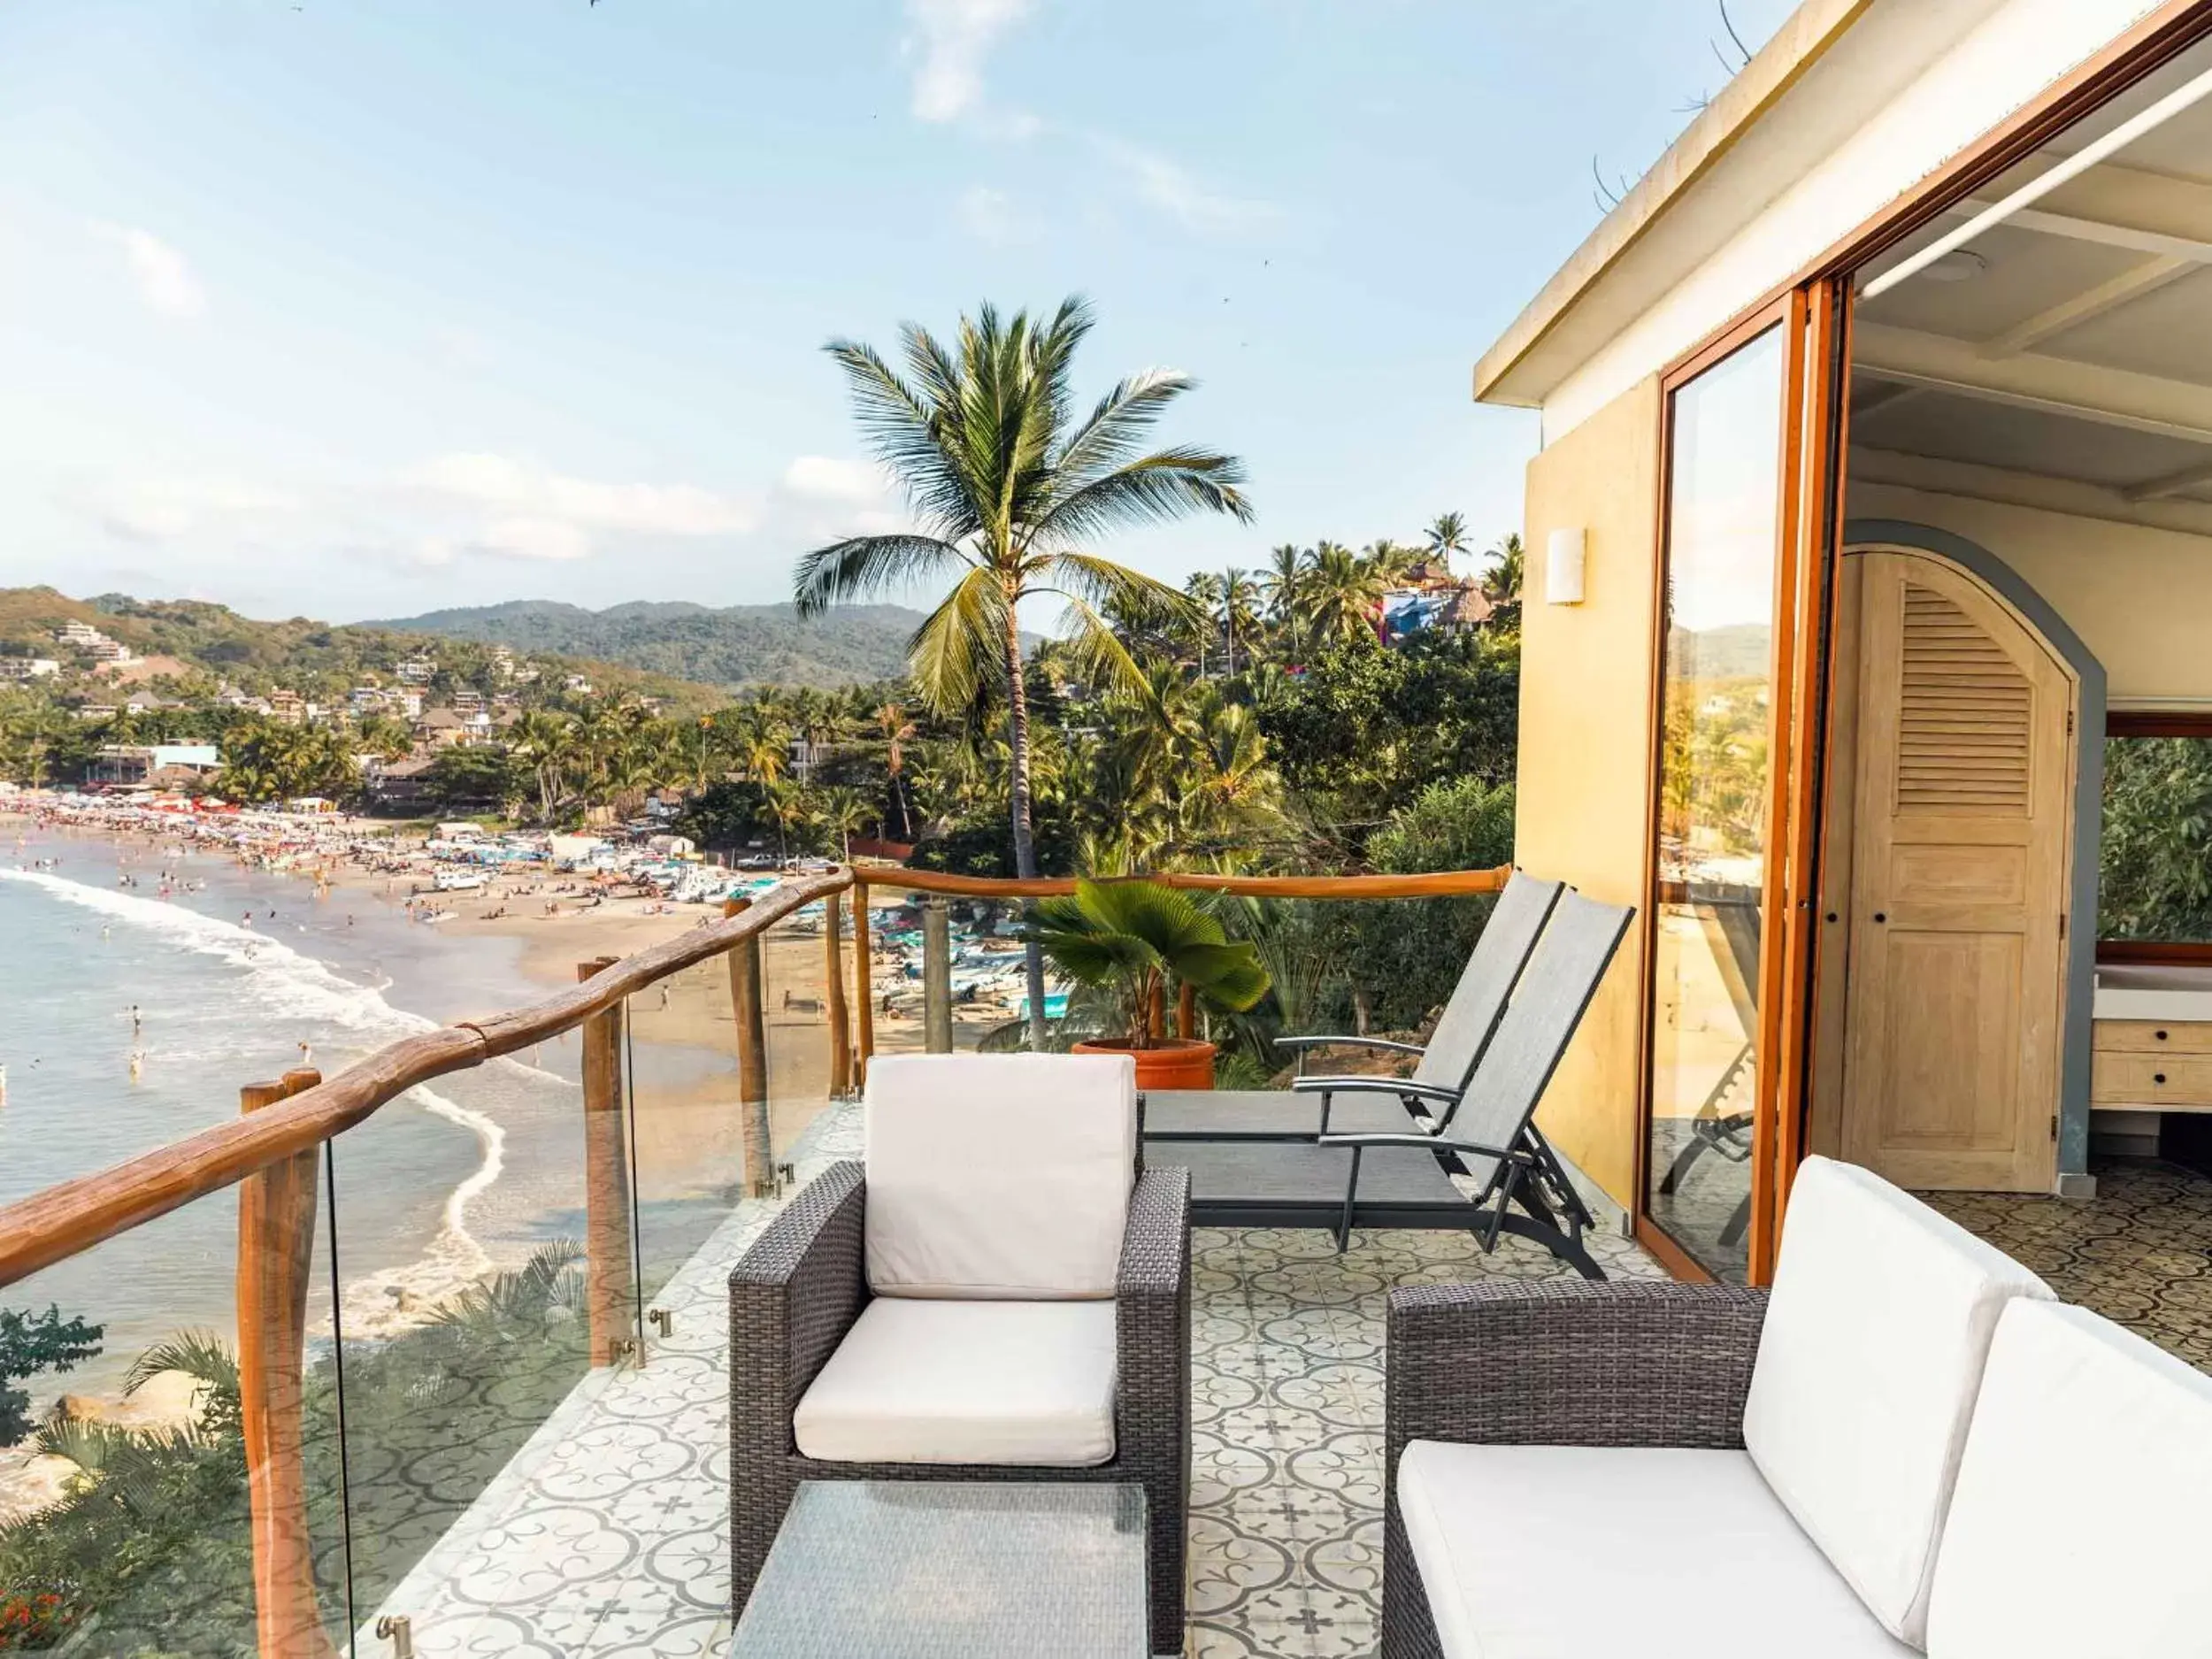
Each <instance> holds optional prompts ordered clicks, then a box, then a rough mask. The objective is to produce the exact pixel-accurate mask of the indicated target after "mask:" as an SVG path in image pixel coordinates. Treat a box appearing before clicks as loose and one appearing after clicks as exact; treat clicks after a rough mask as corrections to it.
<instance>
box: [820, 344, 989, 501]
mask: <svg viewBox="0 0 2212 1659" xmlns="http://www.w3.org/2000/svg"><path fill="white" fill-rule="evenodd" d="M910 331H911V332H914V333H919V332H920V331H918V330H912V329H911V326H910ZM924 338H925V339H926V338H927V336H926V335H925V336H924ZM824 349H825V350H826V351H827V352H828V353H829V355H830V357H831V358H832V359H833V361H834V362H835V363H836V364H837V366H838V367H839V368H841V369H842V370H843V371H844V373H845V384H846V388H847V390H848V391H849V394H850V396H851V397H852V403H853V418H854V419H855V420H856V422H857V423H858V425H859V426H860V432H861V437H862V439H863V441H864V442H865V443H866V444H867V446H868V448H869V449H870V450H871V451H872V452H873V454H874V455H875V457H876V458H877V459H878V460H879V461H880V462H882V463H883V465H885V466H886V467H887V468H888V469H889V470H890V472H891V474H892V476H893V477H895V478H896V479H897V480H899V485H900V488H902V489H903V490H904V491H905V492H906V497H907V502H908V503H909V504H910V506H911V507H912V508H913V509H914V511H915V512H916V513H918V515H920V517H921V518H922V519H923V521H924V522H925V523H926V524H927V525H928V526H930V528H931V529H933V530H934V531H935V532H936V533H937V534H938V535H940V536H941V537H942V538H944V539H945V540H947V541H957V540H958V539H959V538H960V537H962V536H964V535H966V534H969V533H971V532H972V530H973V529H974V528H975V524H974V515H973V512H972V497H971V494H970V491H969V489H968V486H967V480H965V479H964V478H962V477H961V476H960V475H959V474H958V472H957V471H956V469H955V468H954V467H953V466H952V465H949V456H948V454H947V452H946V449H945V447H944V446H943V444H941V442H939V441H938V440H939V432H940V429H941V426H942V424H943V414H942V409H943V403H942V400H939V401H938V402H937V403H934V404H933V403H932V401H931V398H929V397H926V396H923V395H922V394H921V393H918V392H917V391H916V390H915V388H913V387H911V386H910V385H908V384H907V382H906V381H904V380H902V379H900V378H899V376H898V374H897V373H895V371H894V370H893V369H892V367H891V365H889V364H887V363H886V362H885V361H884V360H883V358H882V357H880V356H879V354H878V353H877V351H876V349H875V348H874V347H873V346H871V345H868V344H867V343H865V342H862V341H857V340H833V341H831V342H829V344H828V345H827V346H826V347H825V348H824ZM908 360H909V362H910V363H912V362H914V361H915V360H916V359H915V357H914V354H913V352H912V350H911V349H910V350H909V353H908ZM931 391H932V393H934V391H935V388H934V387H932V388H931Z"/></svg>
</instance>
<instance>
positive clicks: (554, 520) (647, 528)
mask: <svg viewBox="0 0 2212 1659" xmlns="http://www.w3.org/2000/svg"><path fill="white" fill-rule="evenodd" d="M403 481H404V482H406V483H408V484H411V485H412V486H413V487H415V488H418V489H420V490H423V491H425V492H427V493H428V494H430V495H434V496H441V497H444V498H446V499H447V500H449V501H452V502H455V503H462V504H465V505H467V506H470V507H473V508H477V509H480V510H482V511H486V512H487V513H488V514H489V515H490V519H489V521H488V522H489V523H493V524H498V525H501V526H505V527H506V529H507V531H508V532H509V535H508V537H507V540H508V541H511V543H512V545H511V547H508V548H506V549H503V550H507V551H511V552H515V553H518V555H519V556H521V557H534V558H574V557H581V553H582V551H588V547H587V548H586V549H580V550H578V551H560V552H550V551H529V550H527V549H552V548H557V547H559V548H569V547H572V546H573V545H574V543H573V541H571V540H569V539H568V538H565V537H559V536H556V535H554V534H551V530H550V526H568V527H569V528H571V529H572V530H573V531H574V532H576V533H577V534H579V535H582V536H586V537H588V535H589V534H591V533H592V532H594V531H604V532H610V533H613V534H638V535H667V536H702V535H742V534H745V533H746V532H747V531H749V530H751V529H753V528H754V527H755V526H757V524H758V523H759V521H760V509H759V506H758V504H757V503H756V502H753V501H750V500H747V499H744V498H741V497H739V496H735V495H721V494H718V493H717V492H716V491H713V490H710V489H702V488H699V487H698V486H697V485H695V484H610V483H604V482H602V481H600V480H595V479H588V478H575V477H572V476H570V475H568V474H566V473H563V472H552V471H550V470H549V469H548V468H545V467H541V466H539V465H535V464H534V463H532V462H528V461H518V460H515V459H512V458H511V457H507V456H503V455H488V454H485V453H482V452H480V451H475V452H464V453H458V454H453V455H442V456H439V457H436V458H434V459H433V460H430V461H426V462H425V463H423V465H420V466H419V467H416V468H415V469H414V470H413V471H412V472H410V473H409V474H408V475H407V477H406V479H405V480H403Z"/></svg>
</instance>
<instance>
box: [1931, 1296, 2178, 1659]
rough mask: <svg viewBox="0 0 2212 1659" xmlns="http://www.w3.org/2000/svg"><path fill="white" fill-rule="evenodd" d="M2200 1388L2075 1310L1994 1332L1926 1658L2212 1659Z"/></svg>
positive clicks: (2025, 1308) (2029, 1306) (2154, 1352)
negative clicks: (2208, 1658) (2183, 1658)
mask: <svg viewBox="0 0 2212 1659" xmlns="http://www.w3.org/2000/svg"><path fill="white" fill-rule="evenodd" d="M2206 1494H2212V1377H2207V1376H2205V1375H2204V1373H2203V1372H2201V1371H2197V1370H2195V1369H2193V1367H2191V1366H2189V1365H2186V1364H2184V1363H2182V1362H2181V1361H2180V1360H2178V1359H2176V1358H2175V1357H2174V1356H2172V1355H2170V1354H2169V1353H2166V1352H2165V1351H2164V1350H2163V1349H2162V1348H2155V1347H2154V1346H2152V1345H2151V1344H2150V1343H2148V1342H2147V1341H2145V1340H2143V1339H2142V1338H2141V1337H2139V1336H2137V1335H2135V1334H2134V1333H2132V1332H2129V1331H2124V1330H2122V1329H2121V1328H2120V1327H2119V1326H2118V1325H2114V1324H2113V1323H2112V1322H2111V1321H2110V1320H2109V1319H2102V1318H2100V1317H2097V1316H2096V1315H2095V1314H2093V1313H2091V1312H2089V1311H2087V1310H2085V1309H2081V1308H2066V1307H2058V1306H2054V1305H2052V1304H2049V1303H2044V1302H2016V1303H2015V1304H2013V1305H2012V1306H2011V1307H2008V1308H2007V1309H2006V1310H2005V1312H2004V1317H2002V1318H2001V1319H2000V1320H1999V1321H1998V1322H1997V1340H1996V1341H1995V1342H1994V1343H1993V1345H1992V1346H1991V1348H1990V1350H1989V1369H1988V1371H1986V1372H1985V1374H1984V1376H1983V1378H1982V1392H1981V1398H1980V1399H1979V1401H1978V1402H1977V1403H1976V1404H1975V1407H1974V1426H1973V1429H1972V1431H1971V1432H1970V1433H1969V1434H1968V1435H1967V1437H1966V1456H1965V1459H1964V1461H1963V1462H1962V1463H1961V1464H1960V1466H1959V1481H1958V1491H1957V1493H1956V1494H1955V1496H1954V1497H1953V1498H1952V1500H1951V1518H1950V1523H1949V1525H1947V1526H1946V1527H1945V1529H1944V1533H1943V1549H1942V1552H1941V1554H1940V1555H1939V1556H1938V1557H1937V1559H1936V1572H1935V1590H1934V1594H1933V1595H1932V1598H1931V1599H1930V1601H1929V1607H1928V1655H1929V1659H2138V1656H2140V1659H2149V1655H2159V1656H2160V1659H2178V1655H2197V1656H2198V1659H2202V1656H2203V1655H2212V1508H2208V1506H2207V1504H2206V1501H2205V1500H2206Z"/></svg>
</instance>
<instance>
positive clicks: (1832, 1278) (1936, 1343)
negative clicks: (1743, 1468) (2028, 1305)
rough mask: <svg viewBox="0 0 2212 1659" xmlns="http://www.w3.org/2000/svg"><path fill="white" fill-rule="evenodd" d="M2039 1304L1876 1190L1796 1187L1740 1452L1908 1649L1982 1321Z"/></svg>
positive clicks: (1935, 1222)
mask: <svg viewBox="0 0 2212 1659" xmlns="http://www.w3.org/2000/svg"><path fill="white" fill-rule="evenodd" d="M2050 1294H2051V1292H2050V1288H2049V1286H2047V1285H2045V1284H2044V1283H2043V1281H2042V1280H2041V1279H2038V1278H2037V1277H2036V1276H2035V1275H2034V1274H2033V1273H2031V1272H2030V1271H2028V1270H2027V1269H2026V1268H2024V1267H2023V1266H2021V1265H2020V1264H2019V1263H2017V1262H2016V1261H2014V1260H2013V1259H2012V1258H2011V1257H2010V1256H2006V1255H2005V1254H2003V1253H2002V1252H2001V1251H1999V1250H1995V1249H1993V1248H1990V1247H1989V1246H1988V1245H1986V1244H1985V1243H1983V1242H1982V1241H1981V1240H1979V1239H1977V1238H1976V1237H1974V1235H1973V1234H1971V1233H1968V1232H1967V1231H1966V1230H1965V1229H1964V1228H1963V1227H1961V1226H1959V1225H1957V1224H1956V1223H1955V1222H1952V1221H1949V1220H1947V1219H1946V1218H1945V1217H1942V1216H1939V1215H1938V1214H1937V1213H1936V1212H1935V1211H1934V1210H1931V1209H1929V1208H1928V1206H1927V1205H1925V1204H1924V1203H1922V1202H1920V1201H1919V1200H1918V1199H1916V1198H1914V1197H1913V1196H1911V1195H1910V1194H1908V1193H1904V1192H1901V1191H1899V1190H1898V1189H1897V1188H1896V1187H1893V1186H1891V1185H1890V1184H1889V1183H1888V1182H1887V1181H1885V1180H1883V1179H1881V1178H1880V1177H1879V1176H1878V1175H1874V1174H1870V1172H1868V1171H1865V1170H1861V1169H1855V1168H1853V1167H1852V1166H1851V1165H1849V1164H1838V1163H1835V1162H1834V1161H1832V1159H1828V1158H1818V1157H1816V1158H1808V1159H1807V1160H1806V1161H1805V1163H1804V1164H1803V1165H1802V1166H1801V1168H1800V1169H1799V1171H1798V1173H1797V1180H1796V1184H1795V1185H1794V1186H1793V1187H1792V1188H1791V1191H1790V1202H1789V1214H1788V1217H1787V1219H1786V1221H1785V1222H1784V1224H1783V1227H1782V1249H1781V1255H1780V1257H1779V1258H1778V1261H1777V1263H1776V1264H1775V1272H1774V1292H1773V1298H1772V1300H1771V1302H1770V1303H1769V1305H1768V1308H1767V1316H1766V1325H1765V1329H1764V1331H1763V1333H1762V1334H1761V1336H1760V1339H1759V1355H1758V1359H1757V1362H1756V1363H1755V1366H1754V1368H1753V1371H1752V1377H1751V1392H1750V1394H1749V1395H1748V1397H1747V1400H1746V1402H1745V1405H1744V1420H1743V1434H1744V1444H1745V1445H1746V1447H1747V1448H1749V1450H1750V1453H1751V1457H1752V1460H1753V1461H1754V1462H1755V1463H1757V1464H1758V1466H1759V1472H1760V1473H1761V1474H1763V1475H1764V1476H1765V1477H1766V1479H1767V1484H1768V1485H1769V1486H1772V1487H1773V1488H1774V1492H1775V1495H1776V1496H1778V1497H1779V1498H1780V1499H1781V1500H1782V1502H1784V1503H1785V1504H1786V1505H1787V1506H1788V1507H1789V1511H1790V1513H1791V1514H1792V1515H1793V1516H1795V1517H1797V1520H1798V1524H1799V1525H1801V1526H1802V1527H1803V1528H1804V1529H1805V1531H1806V1532H1808V1533H1809V1534H1810V1535H1811V1537H1812V1539H1813V1541H1814V1542H1815V1543H1816V1544H1818V1545H1819V1546H1820V1548H1822V1550H1823V1551H1824V1552H1825V1553H1826V1555H1827V1556H1828V1559H1829V1560H1830V1561H1831V1562H1832V1563H1835V1567H1836V1571H1839V1572H1840V1573H1841V1574H1842V1575H1843V1576H1844V1578H1847V1579H1848V1580H1849V1581H1850V1584H1851V1587H1852V1588H1853V1589H1855V1590H1856V1591H1857V1592H1858V1593H1859V1595H1860V1597H1861V1598H1862V1599H1863V1601H1865V1602H1866V1604H1867V1606H1868V1607H1869V1608H1870V1609H1872V1611H1873V1614H1874V1617H1876V1618H1878V1619H1879V1620H1880V1621H1881V1623H1882V1624H1883V1626H1884V1627H1885V1628H1886V1629H1887V1630H1889V1631H1890V1632H1893V1634H1895V1635H1898V1636H1901V1637H1903V1638H1904V1639H1905V1640H1907V1641H1909V1642H1911V1643H1912V1644H1913V1645H1914V1646H1916V1647H1918V1646H1920V1645H1921V1644H1922V1643H1923V1642H1924V1640H1925V1638H1926V1632H1927V1619H1928V1583H1929V1579H1930V1578H1931V1576H1932V1573H1933V1571H1934V1568H1935V1554H1936V1542H1937V1540H1938V1539H1939V1537H1940V1536H1941V1534H1942V1532H1943V1517H1944V1513H1945V1511H1946V1510H1947V1509H1948V1508H1949V1505H1950V1502H1951V1485H1952V1482H1953V1480H1954V1479H1956V1477H1957V1473H1958V1460H1959V1453H1960V1450H1961V1448H1962V1447H1963V1446H1964V1445H1965V1443H1966V1425H1967V1421H1968V1419H1969V1417H1970V1416H1971V1414H1972V1412H1973V1407H1974V1394H1975V1391H1976V1390H1977V1389H1978V1388H1979V1387H1980V1386H1981V1379H1982V1363H1983V1361H1984V1360H1985V1357H1986V1356H1987V1355H1988V1352H1989V1339H1990V1335H1991V1333H1992V1332H1993V1331H1994V1330H1995V1328H1996V1325H1997V1316H1998V1314H1999V1312H2000V1311H2001V1310H2002V1309H2003V1308H2004V1306H2005V1304H2006V1303H2007V1302H2010V1301H2012V1300H2013V1299H2015V1298H2016V1297H2021V1296H2031V1297H2040V1298H2044V1299H2048V1298H2049V1296H2050Z"/></svg>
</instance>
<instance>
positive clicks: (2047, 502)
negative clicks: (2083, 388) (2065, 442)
mask: <svg viewBox="0 0 2212 1659" xmlns="http://www.w3.org/2000/svg"><path fill="white" fill-rule="evenodd" d="M1847 481H1848V483H1849V484H1850V485H1853V486H1856V485H1860V484H1887V485H1892V486H1895V487H1897V488H1904V489H1918V490H1925V491H1927V492H1929V493H1930V494H1932V495H1960V496H1963V497H1965V498H1966V499H1967V500H1969V501H1986V502H1992V503H1996V504H1997V505H1999V506H2004V507H2021V508H2025V509H2027V510H2028V511H2032V512H2055V513H2064V514H2066V515H2068V516H2069V517H2070V518H2095V519H2101V520H2102V521H2104V522H2106V523H2108V524H2126V525H2134V526H2138V527H2139V528H2142V529H2147V530H2169V531H2174V532H2177V533H2178V534H2183V535H2195V536H2203V537H2205V538H2207V539H2208V541H2212V503H2208V502H2195V501H2144V502H2133V501H2130V500H2129V499H2128V498H2127V497H2126V496H2125V495H2122V494H2121V493H2120V492H2119V491H2118V490H2113V489H2107V488H2104V487H2103V486H2102V485H2101V484H2085V483H2082V482H2081V481H2079V480H2076V479H2066V478H2048V477H2046V476H2044V475H2043V474H2041V473H2039V472H2015V471H2013V470H2012V469H2011V468H2009V467H2002V466H1983V465H1979V464H1978V463H1976V462H1971V461H1950V460H1945V459H1942V458H1940V457H1936V456H1931V455H1908V454H1905V453H1904V452H1902V451H1901V450H1896V449H1868V448H1865V447H1863V446H1861V445H1857V444H1854V445H1853V446H1852V449H1851V455H1850V460H1849V465H1848V470H1847ZM2208 552H2212V549H2208Z"/></svg>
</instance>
